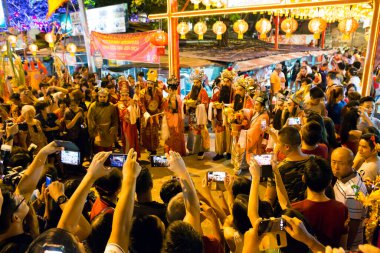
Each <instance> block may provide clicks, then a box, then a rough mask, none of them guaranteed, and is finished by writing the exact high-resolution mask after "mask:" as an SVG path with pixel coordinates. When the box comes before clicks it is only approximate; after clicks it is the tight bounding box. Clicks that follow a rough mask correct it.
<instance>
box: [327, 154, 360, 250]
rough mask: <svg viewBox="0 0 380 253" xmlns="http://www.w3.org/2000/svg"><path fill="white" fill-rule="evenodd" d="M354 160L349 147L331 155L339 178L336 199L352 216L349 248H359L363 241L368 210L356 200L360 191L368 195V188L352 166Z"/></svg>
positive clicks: (332, 166) (336, 175)
mask: <svg viewBox="0 0 380 253" xmlns="http://www.w3.org/2000/svg"><path fill="white" fill-rule="evenodd" d="M353 161H354V154H353V153H352V151H351V150H349V149H347V148H337V149H335V150H334V151H333V153H332V155H331V168H332V171H333V173H334V176H335V177H337V179H338V180H337V182H336V183H335V185H334V193H335V199H336V200H337V201H339V202H341V203H343V204H345V205H346V206H347V208H348V213H349V217H350V221H349V223H348V226H349V231H348V239H347V249H350V250H357V248H358V245H359V244H362V243H363V226H362V221H363V219H364V218H365V213H366V210H365V208H364V207H363V205H362V203H361V202H359V201H358V200H356V195H357V194H358V193H359V192H362V193H363V194H364V195H367V189H366V187H365V184H364V183H363V181H362V179H361V177H360V175H359V174H358V173H357V172H356V171H355V170H354V169H353V168H352V165H353ZM326 215H332V214H326Z"/></svg>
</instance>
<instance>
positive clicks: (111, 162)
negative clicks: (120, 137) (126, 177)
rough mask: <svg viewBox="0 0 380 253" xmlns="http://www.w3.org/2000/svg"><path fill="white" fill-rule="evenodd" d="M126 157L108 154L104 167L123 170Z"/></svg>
mask: <svg viewBox="0 0 380 253" xmlns="http://www.w3.org/2000/svg"><path fill="white" fill-rule="evenodd" d="M127 157H128V155H125V154H110V155H109V156H108V159H107V160H106V161H105V163H104V166H108V167H115V168H119V169H121V168H123V165H124V163H125V162H126V161H127Z"/></svg>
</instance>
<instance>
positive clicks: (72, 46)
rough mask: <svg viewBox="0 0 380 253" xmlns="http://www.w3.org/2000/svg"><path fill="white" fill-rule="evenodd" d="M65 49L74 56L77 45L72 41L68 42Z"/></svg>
mask: <svg viewBox="0 0 380 253" xmlns="http://www.w3.org/2000/svg"><path fill="white" fill-rule="evenodd" d="M66 51H67V52H69V53H70V55H71V56H75V53H76V52H77V46H76V45H75V44H74V43H69V44H67V46H66Z"/></svg>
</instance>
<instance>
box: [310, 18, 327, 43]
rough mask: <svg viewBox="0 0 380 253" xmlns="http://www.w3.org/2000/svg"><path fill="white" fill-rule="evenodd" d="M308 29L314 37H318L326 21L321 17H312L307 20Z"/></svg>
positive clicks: (324, 27)
mask: <svg viewBox="0 0 380 253" xmlns="http://www.w3.org/2000/svg"><path fill="white" fill-rule="evenodd" d="M308 27H309V31H310V32H311V33H314V39H319V38H320V35H321V33H322V32H323V31H325V30H326V28H327V22H326V21H325V20H324V19H322V18H313V19H312V20H310V22H309V26H308Z"/></svg>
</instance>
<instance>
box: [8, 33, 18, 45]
mask: <svg viewBox="0 0 380 253" xmlns="http://www.w3.org/2000/svg"><path fill="white" fill-rule="evenodd" d="M8 42H9V44H11V47H16V43H17V37H16V36H14V35H9V36H8Z"/></svg>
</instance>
